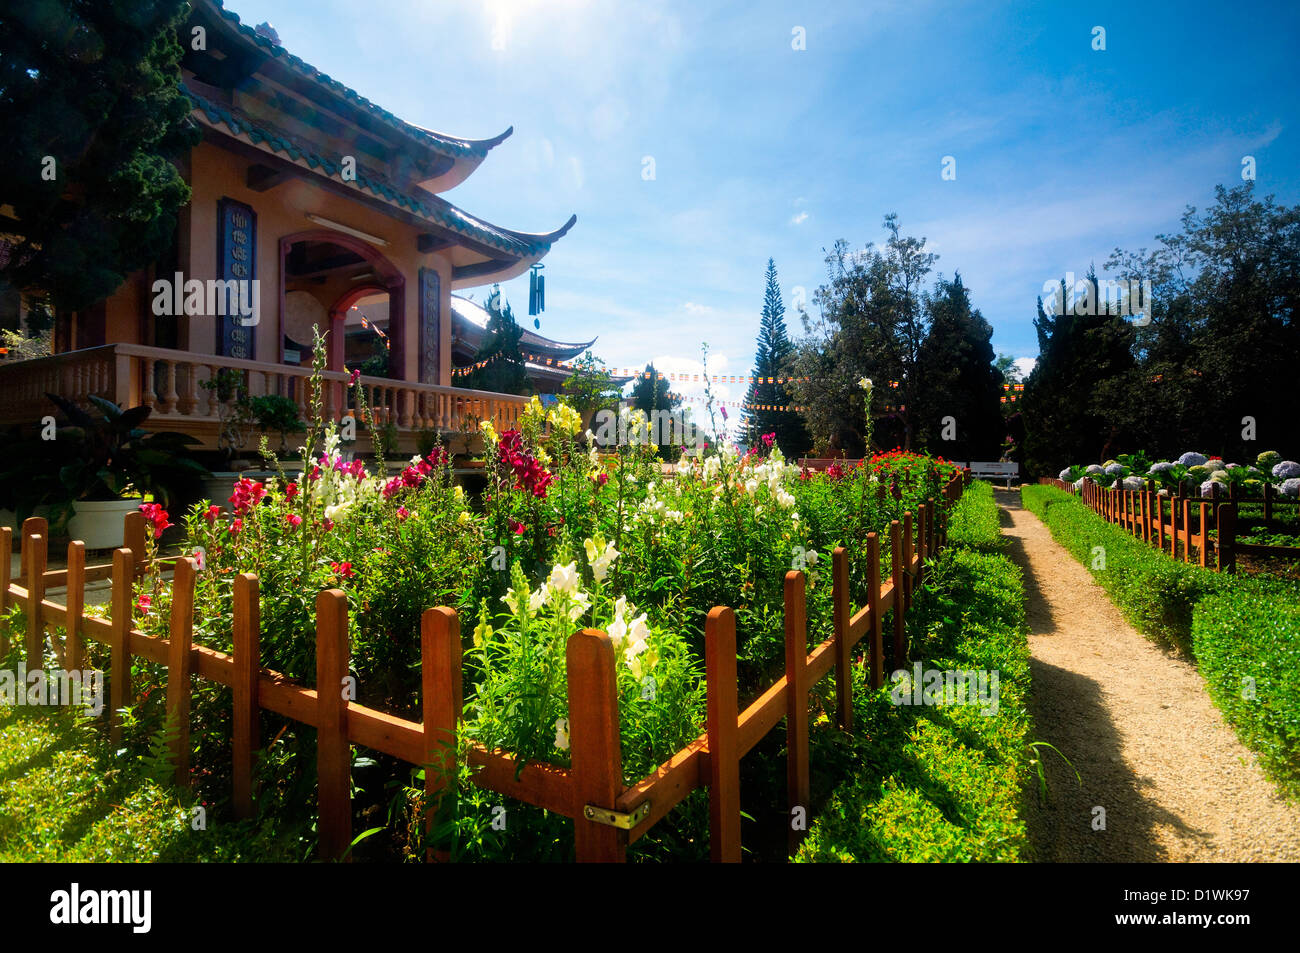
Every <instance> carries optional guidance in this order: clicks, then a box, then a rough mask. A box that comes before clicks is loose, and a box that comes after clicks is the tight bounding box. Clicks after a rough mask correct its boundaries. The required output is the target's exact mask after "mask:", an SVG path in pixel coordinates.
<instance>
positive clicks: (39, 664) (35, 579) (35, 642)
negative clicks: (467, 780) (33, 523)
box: [27, 534, 48, 669]
mask: <svg viewBox="0 0 1300 953" xmlns="http://www.w3.org/2000/svg"><path fill="white" fill-rule="evenodd" d="M47 547H48V542H47V540H46V537H44V536H39V535H35V534H33V535H31V536H29V537H27V667H28V669H38V668H41V669H43V668H44V667H45V610H44V609H42V608H41V601H42V600H43V599H44V598H45V558H46V553H47V551H48V549H47Z"/></svg>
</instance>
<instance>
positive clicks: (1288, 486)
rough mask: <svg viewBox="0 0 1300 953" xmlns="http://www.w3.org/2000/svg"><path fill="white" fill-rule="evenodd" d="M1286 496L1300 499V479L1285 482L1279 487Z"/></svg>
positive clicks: (1294, 478) (1295, 478) (1293, 478)
mask: <svg viewBox="0 0 1300 953" xmlns="http://www.w3.org/2000/svg"><path fill="white" fill-rule="evenodd" d="M1278 490H1280V491H1281V492H1282V494H1283V495H1284V496H1290V497H1300V477H1292V478H1291V479H1289V480H1283V481H1282V485H1281V486H1280V487H1278Z"/></svg>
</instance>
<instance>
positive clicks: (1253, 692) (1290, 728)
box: [1021, 486, 1300, 798]
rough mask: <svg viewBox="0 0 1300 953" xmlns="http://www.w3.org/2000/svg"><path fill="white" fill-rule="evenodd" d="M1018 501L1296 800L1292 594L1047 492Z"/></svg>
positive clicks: (1299, 725)
mask: <svg viewBox="0 0 1300 953" xmlns="http://www.w3.org/2000/svg"><path fill="white" fill-rule="evenodd" d="M1021 499H1022V500H1023V502H1024V505H1025V508H1026V509H1028V510H1030V511H1031V512H1033V513H1034V514H1035V515H1037V516H1038V517H1039V518H1040V519H1041V520H1042V521H1043V522H1044V523H1045V524H1046V525H1047V527H1048V529H1049V530H1050V531H1051V533H1052V536H1053V537H1054V538H1055V539H1056V541H1057V542H1059V543H1060V544H1061V545H1062V546H1064V547H1065V548H1066V549H1067V550H1069V551H1070V553H1072V554H1073V555H1074V556H1075V558H1076V559H1078V560H1079V561H1080V562H1082V563H1083V564H1084V565H1085V566H1087V567H1089V570H1090V571H1091V573H1092V575H1093V578H1094V579H1096V580H1097V582H1098V584H1100V585H1101V586H1102V588H1103V589H1105V590H1106V592H1107V593H1108V594H1109V595H1110V597H1111V599H1112V600H1113V601H1114V602H1115V604H1116V606H1118V607H1119V609H1120V611H1121V612H1123V613H1124V615H1125V617H1127V618H1128V619H1129V621H1130V622H1132V623H1133V625H1134V627H1135V628H1137V629H1138V630H1139V631H1141V632H1143V633H1144V634H1146V635H1148V636H1150V637H1152V638H1154V639H1156V640H1157V641H1159V642H1162V643H1165V644H1170V645H1173V646H1175V647H1177V648H1178V649H1179V650H1181V651H1183V652H1184V653H1186V654H1187V655H1188V656H1189V657H1190V658H1192V659H1193V660H1194V661H1195V662H1196V667H1197V670H1198V671H1199V672H1200V673H1201V676H1202V678H1204V679H1205V683H1206V689H1207V691H1208V692H1209V694H1210V697H1211V698H1212V699H1213V700H1214V703H1215V705H1217V706H1218V708H1219V710H1220V711H1222V712H1223V715H1224V718H1225V719H1226V720H1227V721H1228V723H1229V724H1230V725H1232V727H1233V730H1234V731H1235V732H1236V733H1237V737H1238V738H1239V739H1240V740H1241V742H1242V744H1244V745H1245V746H1246V747H1248V748H1250V749H1251V750H1252V751H1254V752H1256V753H1257V754H1258V755H1259V758H1260V764H1261V765H1262V767H1263V768H1264V770H1265V772H1266V773H1267V774H1268V776H1269V777H1270V778H1271V779H1272V780H1273V782H1274V783H1275V784H1276V785H1277V786H1278V789H1279V790H1280V791H1281V792H1282V793H1283V794H1284V795H1285V796H1287V797H1290V798H1298V797H1300V584H1297V583H1296V582H1295V581H1292V580H1286V579H1279V578H1271V577H1267V576H1240V575H1233V574H1227V573H1218V572H1214V571H1212V570H1209V569H1202V568H1200V567H1199V566H1193V565H1188V564H1186V563H1182V562H1178V561H1176V560H1174V559H1171V558H1170V557H1169V556H1168V555H1166V554H1165V553H1162V552H1160V551H1158V550H1156V549H1154V548H1153V547H1151V546H1150V545H1148V544H1147V543H1144V542H1142V541H1141V540H1139V539H1135V538H1134V537H1132V536H1130V535H1129V534H1128V533H1127V532H1126V531H1125V530H1123V529H1121V528H1120V527H1118V526H1114V525H1112V524H1111V523H1108V522H1107V521H1106V520H1104V519H1103V518H1102V517H1100V516H1098V515H1097V514H1096V513H1094V512H1092V510H1090V509H1089V508H1088V507H1087V506H1086V505H1085V504H1084V503H1083V502H1082V501H1081V500H1079V499H1078V498H1077V497H1075V496H1072V495H1071V494H1068V493H1065V492H1063V491H1061V490H1058V489H1056V488H1054V487H1049V486H1026V487H1024V488H1023V489H1022V490H1021ZM1098 549H1100V551H1101V552H1102V553H1104V555H1105V561H1104V563H1099V562H1098V561H1097V559H1096V553H1097V551H1098ZM1103 566H1104V568H1101V567H1103Z"/></svg>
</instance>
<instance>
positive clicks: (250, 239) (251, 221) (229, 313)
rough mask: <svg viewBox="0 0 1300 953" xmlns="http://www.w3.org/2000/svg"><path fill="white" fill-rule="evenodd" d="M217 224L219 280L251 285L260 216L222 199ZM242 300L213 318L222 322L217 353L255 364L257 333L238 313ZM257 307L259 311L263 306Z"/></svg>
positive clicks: (230, 301) (233, 298)
mask: <svg viewBox="0 0 1300 953" xmlns="http://www.w3.org/2000/svg"><path fill="white" fill-rule="evenodd" d="M217 221H218V225H217V277H218V278H220V279H222V280H223V281H230V280H232V279H233V280H235V281H239V282H245V281H252V280H253V279H254V278H256V277H257V213H256V212H254V211H253V210H252V209H251V208H249V207H248V206H247V205H245V204H244V203H243V202H236V201H235V200H234V199H229V198H223V199H221V200H220V201H219V202H217ZM250 287H251V286H250ZM249 294H250V292H245V295H249ZM239 298H240V296H239V294H233V295H228V296H227V299H226V307H225V309H224V313H222V314H217V315H214V317H216V318H217V320H218V321H219V322H220V324H219V326H218V328H217V353H218V354H220V355H221V356H222V357H237V358H242V359H243V360H246V361H252V360H255V359H256V355H257V339H256V334H257V332H256V331H255V330H254V329H253V325H252V324H251V323H250V324H247V325H245V323H244V320H243V319H242V318H241V317H240V316H239V315H238V314H237V313H236V312H237V311H238V310H239ZM249 300H251V297H250V299H249ZM255 307H257V308H259V310H260V307H261V302H258V303H257V305H255Z"/></svg>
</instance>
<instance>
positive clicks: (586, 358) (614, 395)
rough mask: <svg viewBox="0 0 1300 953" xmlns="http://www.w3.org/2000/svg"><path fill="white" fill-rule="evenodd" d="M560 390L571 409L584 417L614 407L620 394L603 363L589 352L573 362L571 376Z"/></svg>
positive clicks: (611, 375) (612, 377)
mask: <svg viewBox="0 0 1300 953" xmlns="http://www.w3.org/2000/svg"><path fill="white" fill-rule="evenodd" d="M560 390H562V391H563V392H564V395H565V399H566V400H567V401H568V402H569V403H570V404H571V405H572V406H573V409H574V410H576V411H578V412H579V413H581V414H584V415H585V414H589V413H592V412H594V411H597V410H601V409H602V408H613V407H616V406H617V405H618V398H619V394H620V390H619V386H618V385H617V384H616V383H614V375H613V374H612V373H611V372H610V370H609V369H608V368H607V367H606V366H605V362H604V361H602V360H601V359H600V358H598V357H595V356H594V355H592V353H591V352H590V351H587V352H586V353H585V354H583V355H582V357H580V358H578V359H577V360H576V361H574V362H573V374H572V375H570V377H569V379H568V380H566V381H565V382H564V384H563V385H562V386H561V388H560Z"/></svg>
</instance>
